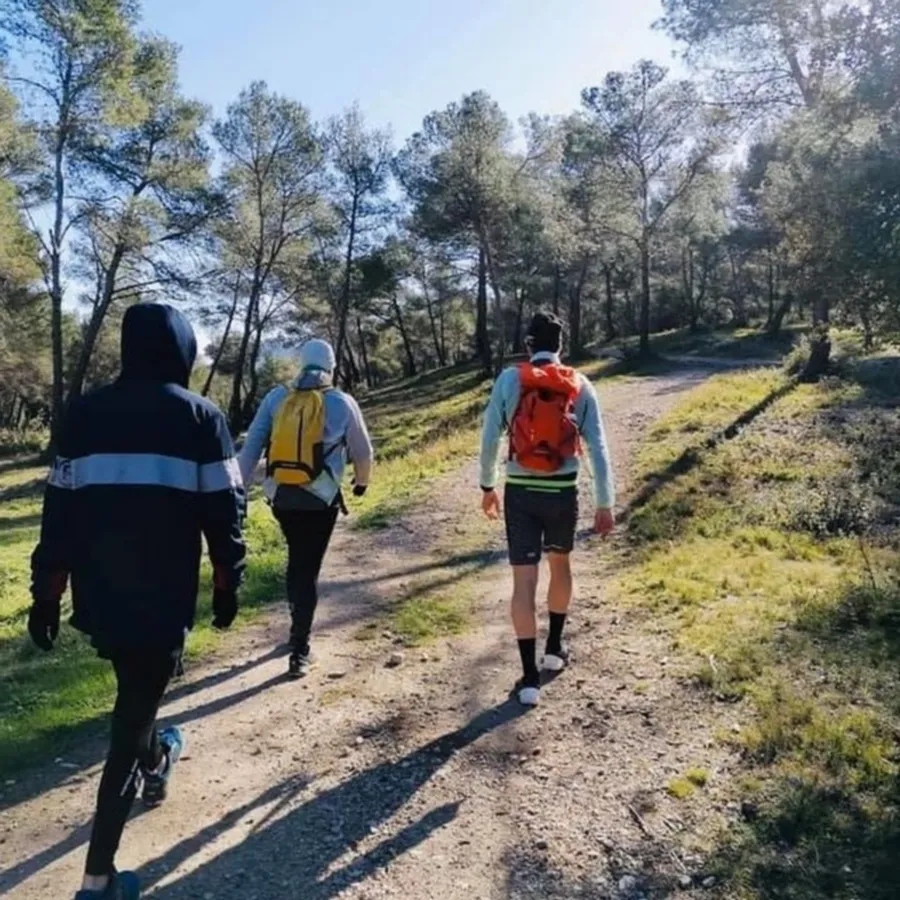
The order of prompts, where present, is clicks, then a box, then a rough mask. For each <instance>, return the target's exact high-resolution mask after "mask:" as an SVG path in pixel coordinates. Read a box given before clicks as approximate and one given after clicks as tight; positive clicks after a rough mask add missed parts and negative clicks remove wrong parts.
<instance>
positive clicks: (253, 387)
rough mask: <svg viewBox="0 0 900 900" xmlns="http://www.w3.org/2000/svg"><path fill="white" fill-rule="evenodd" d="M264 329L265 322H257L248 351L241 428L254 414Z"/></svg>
mask: <svg viewBox="0 0 900 900" xmlns="http://www.w3.org/2000/svg"><path fill="white" fill-rule="evenodd" d="M265 327H266V326H265V322H258V323H257V324H256V327H255V328H254V333H253V347H252V349H251V350H250V366H249V372H248V375H249V378H250V383H249V385H248V386H247V396H246V397H245V398H244V406H243V411H242V413H241V418H242V420H243V421H242V423H241V424H242V426H243V425H248V424H249V423H250V421H251V419H252V418H253V414H254V412H255V410H254V407H255V406H256V400H257V394H258V393H259V354H260V350H261V349H262V337H263V332H264V331H265Z"/></svg>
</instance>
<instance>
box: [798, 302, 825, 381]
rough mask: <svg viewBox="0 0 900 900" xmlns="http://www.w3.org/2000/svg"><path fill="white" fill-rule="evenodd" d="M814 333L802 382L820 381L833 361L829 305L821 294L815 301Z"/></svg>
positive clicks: (813, 307)
mask: <svg viewBox="0 0 900 900" xmlns="http://www.w3.org/2000/svg"><path fill="white" fill-rule="evenodd" d="M812 309H813V333H812V336H811V341H810V347H809V359H808V360H807V362H806V366H805V368H804V369H803V372H802V373H801V375H800V378H801V380H802V381H807V382H813V381H818V380H819V379H820V378H821V377H822V376H823V375H825V374H826V373H827V371H828V364H829V360H830V359H831V333H830V329H829V318H830V316H829V313H830V310H829V303H828V299H827V297H825V296H824V295H823V294H822V293H821V292H820V293H819V294H818V295H817V296H816V297H815V298H814V299H813V304H812Z"/></svg>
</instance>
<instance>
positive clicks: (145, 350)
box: [122, 303, 197, 388]
mask: <svg viewBox="0 0 900 900" xmlns="http://www.w3.org/2000/svg"><path fill="white" fill-rule="evenodd" d="M196 359H197V339H196V338H195V337H194V329H193V328H191V324H190V322H188V320H187V319H186V318H185V317H184V316H183V315H182V314H181V313H180V312H178V310H177V309H174V308H173V307H171V306H167V305H165V304H163V303H138V304H136V305H135V306H132V307H129V309H128V311H127V312H126V313H125V318H124V319H123V320H122V378H125V379H129V380H142V381H161V382H164V383H166V384H169V383H172V384H178V385H181V387H185V388H186V387H187V386H188V382H189V381H190V377H191V369H193V368H194V361H195V360H196Z"/></svg>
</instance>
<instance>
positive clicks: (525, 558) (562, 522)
mask: <svg viewBox="0 0 900 900" xmlns="http://www.w3.org/2000/svg"><path fill="white" fill-rule="evenodd" d="M504 506H505V509H506V539H507V541H508V543H509V561H510V563H511V564H512V565H514V566H534V565H537V564H538V563H539V562H540V561H541V552H542V551H544V552H547V553H571V552H572V548H573V547H574V546H575V528H576V526H577V524H578V489H577V488H576V487H575V485H572V486H571V487H565V488H562V489H560V490H535V489H533V488H529V487H525V486H523V485H517V484H508V485H507V486H506V495H505V504H504Z"/></svg>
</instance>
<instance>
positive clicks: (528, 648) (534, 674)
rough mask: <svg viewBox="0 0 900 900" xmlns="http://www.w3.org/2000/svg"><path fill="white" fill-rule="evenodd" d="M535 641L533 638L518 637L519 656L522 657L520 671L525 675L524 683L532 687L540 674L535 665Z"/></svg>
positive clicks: (538, 679)
mask: <svg viewBox="0 0 900 900" xmlns="http://www.w3.org/2000/svg"><path fill="white" fill-rule="evenodd" d="M536 653H537V641H536V640H535V639H534V638H520V639H519V656H521V657H522V672H523V674H524V675H525V683H526V684H528V685H530V686H532V687H534V686H536V685H537V684H538V683H539V682H540V680H541V675H540V672H538V667H537V658H536Z"/></svg>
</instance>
